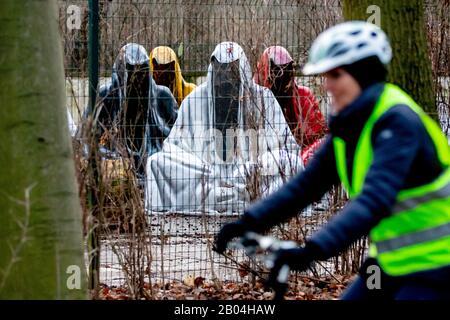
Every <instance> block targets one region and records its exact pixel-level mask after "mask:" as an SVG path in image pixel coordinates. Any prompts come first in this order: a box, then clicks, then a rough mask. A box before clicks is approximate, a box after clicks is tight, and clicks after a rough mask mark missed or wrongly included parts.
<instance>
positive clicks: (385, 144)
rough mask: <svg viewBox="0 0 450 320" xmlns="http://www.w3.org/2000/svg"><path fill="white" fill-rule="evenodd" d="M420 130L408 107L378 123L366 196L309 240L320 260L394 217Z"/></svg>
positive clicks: (347, 207) (361, 196) (415, 151)
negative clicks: (315, 247) (393, 211)
mask: <svg viewBox="0 0 450 320" xmlns="http://www.w3.org/2000/svg"><path fill="white" fill-rule="evenodd" d="M394 108H397V107H394ZM400 109H401V110H400ZM399 111H401V112H399ZM420 126H422V127H423V125H422V122H421V120H420V119H419V117H418V116H417V115H416V114H415V113H414V112H413V111H412V110H410V109H409V108H407V107H406V106H401V107H400V108H397V110H393V109H391V110H390V111H388V112H387V113H386V114H385V115H383V116H382V117H381V118H380V119H379V120H378V121H377V123H376V124H375V127H374V130H373V132H372V145H373V163H372V165H371V167H370V168H369V171H368V172H367V175H366V178H365V182H364V186H363V190H362V192H361V193H360V195H359V196H358V197H356V198H355V199H354V200H352V201H350V202H349V203H348V204H347V205H346V206H345V208H344V209H343V210H342V212H340V213H339V214H338V215H336V216H334V217H333V218H332V219H331V220H330V221H329V223H328V224H327V225H325V227H323V228H322V229H321V230H319V231H318V232H317V233H315V234H314V235H313V236H312V237H311V239H310V240H309V242H311V243H313V244H315V245H317V246H318V247H320V249H321V250H320V251H321V252H322V255H321V257H318V259H319V260H325V259H328V258H330V257H332V256H335V255H337V254H339V253H340V252H341V251H343V250H345V249H346V248H347V247H348V246H349V245H350V244H351V243H353V242H354V241H356V240H357V239H359V238H361V237H362V236H365V235H367V234H368V233H369V232H370V230H371V229H372V228H373V227H374V226H376V225H377V224H378V223H379V222H380V220H381V219H383V218H384V217H386V216H388V215H389V214H390V212H391V208H392V206H393V205H394V203H395V200H396V197H397V194H398V192H399V191H400V190H401V189H402V188H403V185H404V181H405V179H406V177H407V175H408V174H409V173H410V168H411V166H412V163H413V160H414V159H415V158H416V155H417V153H418V150H419V145H420V143H421V141H423V133H422V132H423V131H424V130H423V128H422V130H421V128H420Z"/></svg>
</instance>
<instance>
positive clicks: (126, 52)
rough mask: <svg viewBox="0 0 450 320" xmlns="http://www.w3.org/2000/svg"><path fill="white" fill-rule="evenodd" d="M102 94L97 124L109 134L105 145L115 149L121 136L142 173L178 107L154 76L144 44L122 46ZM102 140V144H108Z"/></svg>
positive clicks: (173, 120)
mask: <svg viewBox="0 0 450 320" xmlns="http://www.w3.org/2000/svg"><path fill="white" fill-rule="evenodd" d="M99 96H100V103H99V104H98V107H97V109H96V115H95V117H97V121H98V122H97V123H98V125H97V127H99V131H100V132H99V133H100V135H104V134H105V132H106V133H109V134H110V137H109V139H107V140H109V141H108V142H109V143H108V145H104V147H106V148H107V149H109V150H112V151H114V150H116V149H117V148H118V145H117V143H118V139H119V140H120V141H121V142H122V143H123V146H125V147H126V149H127V151H128V153H129V154H130V156H132V157H133V158H134V160H135V166H136V168H137V169H138V172H140V173H143V172H144V171H145V158H146V157H147V156H148V155H151V154H153V153H155V152H157V151H159V150H161V148H162V143H163V140H164V139H165V138H166V137H167V136H168V135H169V132H170V130H171V127H172V125H173V123H174V122H175V120H176V117H177V109H178V108H177V104H176V101H175V99H174V97H173V96H172V94H171V92H170V90H169V89H168V88H166V87H163V86H158V85H157V84H156V83H155V81H154V80H153V78H152V76H151V73H150V60H149V57H148V54H147V51H146V50H145V49H144V47H142V46H141V45H138V44H135V43H129V44H127V45H125V46H124V47H122V48H121V49H120V52H119V55H118V56H117V58H116V61H115V63H114V66H113V72H112V77H111V82H110V83H108V84H106V85H105V86H103V87H102V88H101V89H100V93H99ZM87 112H89V110H88V111H87ZM111 137H113V138H112V139H111ZM103 140H104V139H102V140H101V144H106V143H103Z"/></svg>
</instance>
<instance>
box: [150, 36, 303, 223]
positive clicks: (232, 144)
mask: <svg viewBox="0 0 450 320" xmlns="http://www.w3.org/2000/svg"><path fill="white" fill-rule="evenodd" d="M299 155H300V147H299V146H298V145H297V143H296V142H295V139H294V137H293V136H292V134H291V131H290V129H289V127H288V125H287V123H286V120H285V118H284V116H283V113H282V110H281V108H280V106H279V104H278V102H277V100H276V99H275V97H274V95H273V94H272V92H271V91H270V90H269V89H266V88H264V87H261V86H258V85H257V84H255V83H254V82H253V80H252V72H251V69H250V64H249V63H248V61H247V58H246V56H245V54H244V52H243V50H242V48H241V47H240V46H239V45H238V44H236V43H233V42H223V43H220V44H219V45H217V47H216V48H215V50H214V52H213V53H212V55H211V63H210V65H209V68H208V75H207V80H206V83H203V84H202V85H200V86H199V87H197V88H196V89H195V90H194V91H193V92H192V93H191V94H190V95H189V96H187V98H186V99H185V100H184V101H183V103H182V104H181V107H180V110H179V113H178V118H177V120H176V122H175V124H174V126H173V128H172V131H171V132H170V135H169V136H168V137H167V138H166V140H164V144H163V148H162V150H161V151H160V152H158V153H156V154H154V155H152V156H151V157H150V158H149V159H148V162H147V170H146V172H147V184H146V196H145V198H146V199H145V200H146V209H147V210H148V211H149V212H150V213H151V212H161V211H168V212H183V213H199V212H204V213H228V214H232V213H236V214H239V213H242V211H243V209H244V207H245V206H246V205H247V204H249V203H250V202H251V201H253V200H255V199H256V198H259V197H261V196H264V195H267V194H268V193H271V192H273V191H274V190H275V189H277V188H278V187H280V186H281V185H282V184H283V183H284V182H285V181H286V180H287V179H288V178H289V177H290V176H292V175H293V174H295V173H297V172H298V171H299V170H301V169H302V168H303V163H302V160H301V158H300V157H299Z"/></svg>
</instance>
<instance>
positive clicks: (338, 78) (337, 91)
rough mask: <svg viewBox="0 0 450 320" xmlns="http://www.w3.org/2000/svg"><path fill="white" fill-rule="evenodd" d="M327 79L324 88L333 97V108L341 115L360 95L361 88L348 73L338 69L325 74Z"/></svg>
mask: <svg viewBox="0 0 450 320" xmlns="http://www.w3.org/2000/svg"><path fill="white" fill-rule="evenodd" d="M323 76H324V78H325V82H324V88H325V90H326V91H327V92H328V93H329V94H330V95H331V97H332V107H333V111H334V112H335V113H339V112H340V111H342V110H343V109H344V108H345V107H347V106H348V105H349V104H350V103H352V102H353V100H355V99H356V98H357V97H358V96H359V95H360V94H361V87H360V86H359V84H358V82H357V81H356V80H355V78H353V77H352V76H351V75H350V74H349V73H348V72H347V71H345V70H344V69H342V68H336V69H333V70H331V71H328V72H326V73H324V74H323Z"/></svg>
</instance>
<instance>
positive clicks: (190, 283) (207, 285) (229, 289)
mask: <svg viewBox="0 0 450 320" xmlns="http://www.w3.org/2000/svg"><path fill="white" fill-rule="evenodd" d="M351 280H352V277H351V276H339V275H337V276H334V277H324V278H321V279H315V278H311V277H302V276H298V277H297V281H295V282H291V284H290V288H289V291H288V292H287V294H286V296H285V298H286V300H336V299H338V298H339V296H340V295H341V294H342V292H343V290H344V289H345V288H346V286H347V285H348V284H349V282H351ZM140 296H141V298H140V299H155V300H271V299H272V291H271V290H270V289H267V288H265V287H264V285H263V283H262V282H261V281H256V282H255V283H254V284H252V283H248V282H239V283H237V282H229V281H227V282H223V283H220V282H212V281H205V280H204V279H203V278H201V277H197V278H194V277H186V278H185V279H184V281H182V282H181V281H173V282H170V283H166V284H165V285H160V284H153V285H150V284H148V283H145V285H144V287H143V288H142V290H141V293H140ZM99 298H100V299H105V300H129V299H133V295H132V294H130V292H129V290H127V289H126V288H124V287H108V286H105V285H103V286H102V288H101V290H100V293H99Z"/></svg>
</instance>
